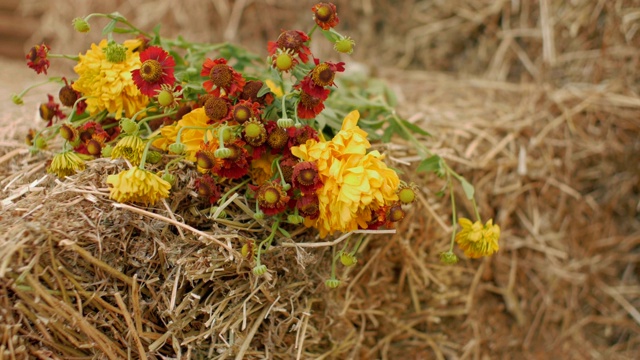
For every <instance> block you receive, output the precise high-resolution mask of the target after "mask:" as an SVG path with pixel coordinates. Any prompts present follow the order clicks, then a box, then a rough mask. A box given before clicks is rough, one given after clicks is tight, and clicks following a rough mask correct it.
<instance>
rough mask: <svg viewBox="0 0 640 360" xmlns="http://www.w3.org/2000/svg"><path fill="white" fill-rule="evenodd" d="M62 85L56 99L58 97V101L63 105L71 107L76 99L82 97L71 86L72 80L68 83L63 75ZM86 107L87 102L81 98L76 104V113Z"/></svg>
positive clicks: (82, 111)
mask: <svg viewBox="0 0 640 360" xmlns="http://www.w3.org/2000/svg"><path fill="white" fill-rule="evenodd" d="M62 80H63V81H64V86H63V87H62V88H61V89H60V92H59V93H58V99H60V103H61V104H62V105H64V106H68V107H73V105H75V103H76V101H78V99H80V98H81V97H82V94H80V92H79V91H76V90H75V89H74V88H73V81H72V82H71V83H69V81H67V78H65V77H63V78H62ZM86 108H87V102H86V101H85V100H81V101H80V102H78V105H76V114H78V115H80V114H82V113H84V110H85V109H86Z"/></svg>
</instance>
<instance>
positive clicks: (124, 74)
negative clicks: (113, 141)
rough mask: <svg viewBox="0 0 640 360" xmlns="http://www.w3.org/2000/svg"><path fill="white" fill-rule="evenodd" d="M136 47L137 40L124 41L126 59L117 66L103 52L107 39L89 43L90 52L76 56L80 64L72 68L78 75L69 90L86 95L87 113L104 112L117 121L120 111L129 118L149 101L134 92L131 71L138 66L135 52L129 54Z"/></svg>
mask: <svg viewBox="0 0 640 360" xmlns="http://www.w3.org/2000/svg"><path fill="white" fill-rule="evenodd" d="M140 44H141V42H140V40H129V41H125V42H124V46H125V47H126V48H127V51H126V58H125V60H124V61H122V62H120V63H112V62H109V61H108V60H107V58H106V55H105V53H104V49H105V48H106V47H107V40H102V41H101V42H100V44H98V45H96V44H91V49H90V50H88V51H87V52H86V53H85V54H84V55H82V54H80V61H79V62H78V64H77V65H76V66H75V67H74V68H73V70H74V71H75V72H76V73H77V74H78V75H79V78H78V80H76V81H75V82H74V83H73V88H74V90H76V91H79V92H80V93H82V95H83V96H87V100H86V103H87V111H88V112H89V113H90V114H91V115H95V114H97V113H98V112H100V111H102V110H107V111H108V112H109V113H112V114H113V116H114V117H115V118H116V119H120V118H121V117H122V112H123V111H124V113H125V115H126V116H127V117H131V116H133V114H135V113H136V112H138V111H139V110H142V109H144V108H145V107H146V106H147V104H148V102H149V98H148V97H146V96H145V95H143V94H142V93H141V92H140V90H138V87H137V86H136V84H135V83H134V82H133V79H132V77H131V70H133V69H139V68H140V65H141V63H140V55H139V53H138V52H134V51H133V50H135V49H136V48H138V47H140Z"/></svg>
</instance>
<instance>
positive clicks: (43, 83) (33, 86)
mask: <svg viewBox="0 0 640 360" xmlns="http://www.w3.org/2000/svg"><path fill="white" fill-rule="evenodd" d="M52 82H57V83H62V78H61V77H51V78H49V79H48V80H45V81H43V82H39V83H36V84H33V85H31V86H29V87H27V88H26V89H24V90H22V92H21V93H20V94H18V95H17V96H18V97H19V98H22V97H23V96H25V95H27V93H28V92H29V91H31V90H33V89H35V88H37V87H39V86H42V85H46V84H48V83H52Z"/></svg>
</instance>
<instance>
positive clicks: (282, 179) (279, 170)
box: [274, 156, 287, 186]
mask: <svg viewBox="0 0 640 360" xmlns="http://www.w3.org/2000/svg"><path fill="white" fill-rule="evenodd" d="M281 158H282V157H281V156H279V157H277V158H276V159H275V160H274V163H275V164H276V168H277V169H278V174H280V184H281V185H282V186H285V185H287V182H286V181H285V180H284V175H283V174H282V169H281V168H280V159H281Z"/></svg>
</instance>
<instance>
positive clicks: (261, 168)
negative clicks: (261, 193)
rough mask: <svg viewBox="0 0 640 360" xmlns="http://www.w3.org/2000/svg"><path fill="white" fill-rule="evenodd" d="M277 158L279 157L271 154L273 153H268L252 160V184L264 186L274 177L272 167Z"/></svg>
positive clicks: (250, 172) (250, 173) (250, 171)
mask: <svg viewBox="0 0 640 360" xmlns="http://www.w3.org/2000/svg"><path fill="white" fill-rule="evenodd" d="M276 157H277V155H274V154H271V152H269V151H267V152H265V153H264V154H262V156H261V157H259V158H257V159H254V160H251V167H250V168H249V176H250V177H251V182H252V183H254V184H255V185H262V184H263V183H265V182H266V181H267V180H269V179H271V176H273V168H272V167H271V165H272V164H273V160H274V159H275V158H276Z"/></svg>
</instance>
